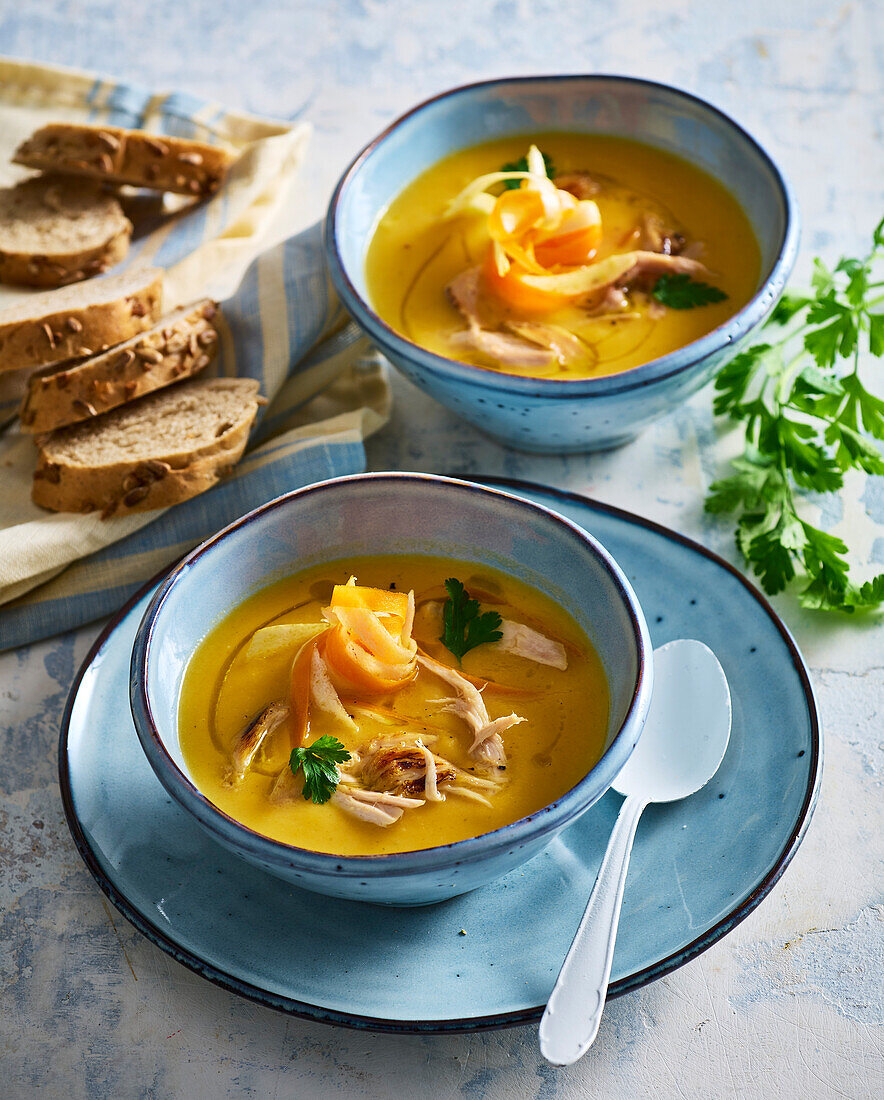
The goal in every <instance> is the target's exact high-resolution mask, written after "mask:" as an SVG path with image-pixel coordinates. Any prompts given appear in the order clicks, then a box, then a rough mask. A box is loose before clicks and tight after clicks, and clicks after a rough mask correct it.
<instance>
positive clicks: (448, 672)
mask: <svg viewBox="0 0 884 1100" xmlns="http://www.w3.org/2000/svg"><path fill="white" fill-rule="evenodd" d="M417 660H418V664H420V665H422V666H423V667H424V668H426V669H427V670H428V671H430V672H433V673H435V674H436V676H438V677H439V678H440V679H441V680H444V681H445V682H446V683H447V684H449V685H450V686H451V687H453V688H454V690H455V691H456V692H457V698H455V699H448V700H439V701H440V702H444V704H445V705H444V707H443V710H446V711H449V712H450V713H451V714H456V715H457V717H458V718H462V719H463V720H464V722H466V724H467V725H468V726H469V727H470V729H471V730H472V731H473V743H472V745H470V756H471V757H472V758H473V759H474V760H477V761H479V762H481V763H483V764H489V765H493V766H495V767H498V768H502V767H505V766H506V750H505V749H504V746H503V739H502V738H501V736H500V734H501V733H502V732H503V731H504V730H506V729H509V728H510V727H511V726H515V725H517V724H518V723H520V722H524V721H525V719H524V718H520V717H519V715H518V714H509V715H506V716H505V717H504V718H497V719H495V720H494V721H493V722H492V720H491V718H490V717H489V715H488V711H487V710H486V709H485V702H484V700H483V699H482V695H481V693H480V692H479V689H478V688H476V687H475V686H474V685H473V684H471V683H470V682H469V680H467V679H465V678H464V677H463V676H461V674H460V673H459V672H457V671H456V670H455V669H453V668H449V667H448V666H447V665H443V664H442V663H441V662H439V661H435V660H433V658H432V657H426V656H424V655H422V654H418V658H417Z"/></svg>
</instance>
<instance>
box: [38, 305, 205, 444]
mask: <svg viewBox="0 0 884 1100" xmlns="http://www.w3.org/2000/svg"><path fill="white" fill-rule="evenodd" d="M216 313H217V306H216V305H215V303H214V302H212V301H210V300H209V299H204V300H202V301H200V302H195V303H194V304H193V305H192V306H188V307H186V312H183V313H181V314H180V315H179V316H178V317H177V318H174V317H167V318H163V319H161V320H160V322H159V324H158V325H156V327H154V328H152V329H151V330H150V331H148V332H145V333H143V334H141V335H139V336H135V337H133V338H132V339H131V340H128V341H126V342H125V344H122V345H120V346H119V347H114V348H111V349H110V351H108V352H105V353H103V354H101V355H97V356H93V357H92V358H90V359H81V360H77V361H75V362H73V363H70V364H65V365H63V366H62V367H61V369H58V368H49V369H47V370H43V371H40V372H38V373H36V374H32V375H31V377H30V378H29V379H28V391H27V393H26V395H25V398H24V401H23V402H22V406H21V410H20V413H19V416H20V419H21V426H22V430H23V431H26V432H33V433H38V432H51V431H54V430H55V429H57V428H63V427H65V426H66V425H68V424H76V423H78V422H80V421H82V420H89V419H91V418H92V417H94V416H99V415H100V414H101V413H105V412H108V411H110V410H111V409H115V408H118V407H119V406H120V405H124V404H126V403H127V402H129V401H134V400H136V399H137V398H139V397H143V396H144V395H145V394H147V393H152V392H153V391H154V390H159V389H162V388H163V387H165V386H170V385H172V384H173V383H175V382H181V381H183V380H184V379H185V378H190V377H192V376H193V375H195V374H198V373H199V372H200V371H202V370H204V369H205V368H206V367H207V366H208V365H209V363H211V362H212V360H213V359H214V358H215V356H216V355H217V352H218V333H217V330H216V329H215V326H214V324H213V323H212V322H213V319H214V317H215V316H216Z"/></svg>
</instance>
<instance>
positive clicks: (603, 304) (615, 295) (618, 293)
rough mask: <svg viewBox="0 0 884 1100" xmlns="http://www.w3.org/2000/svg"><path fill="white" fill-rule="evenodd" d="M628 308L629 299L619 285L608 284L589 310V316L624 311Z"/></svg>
mask: <svg viewBox="0 0 884 1100" xmlns="http://www.w3.org/2000/svg"><path fill="white" fill-rule="evenodd" d="M628 309H629V299H628V298H627V297H626V295H625V294H624V293H623V291H622V290H621V289H620V287H619V286H609V287H606V288H605V293H604V294H603V295H602V297H601V299H600V300H599V301H598V303H597V304H596V305H595V306H594V307H593V309H592V310H591V311H590V316H591V317H596V316H604V315H606V314H608V313H613V314H617V313H624V312H625V311H626V310H628Z"/></svg>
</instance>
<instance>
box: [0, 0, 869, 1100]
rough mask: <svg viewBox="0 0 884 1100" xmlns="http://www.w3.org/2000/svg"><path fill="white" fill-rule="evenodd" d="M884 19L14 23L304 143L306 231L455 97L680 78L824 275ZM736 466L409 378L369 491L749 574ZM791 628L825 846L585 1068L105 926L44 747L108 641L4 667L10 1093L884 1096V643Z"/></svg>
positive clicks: (39, 51) (572, 7)
mask: <svg viewBox="0 0 884 1100" xmlns="http://www.w3.org/2000/svg"><path fill="white" fill-rule="evenodd" d="M882 21H884V13H882V6H881V4H880V3H877V2H876V0H853V2H848V3H845V4H832V3H830V2H829V0H783V2H781V3H779V4H772V3H770V2H769V0H744V2H740V3H736V2H733V3H721V4H714V5H712V4H710V3H709V0H620V2H619V3H616V4H610V3H604V4H603V3H601V2H598V0H595V2H583V0H560V2H554V0H535V2H532V3H528V2H527V0H501V2H499V3H492V2H478V3H477V2H475V0H469V2H467V0H456V2H455V0H450V2H448V3H435V4H431V3H416V2H414V0H387V2H385V3H381V2H379V0H328V2H327V3H324V4H322V5H319V4H314V3H307V2H306V0H298V2H294V3H291V4H280V3H278V2H277V0H252V2H250V3H249V4H248V5H244V4H242V3H239V2H234V0H196V2H189V3H181V2H180V0H155V2H154V3H152V4H149V5H148V4H144V3H138V4H136V3H134V2H132V0H125V2H120V0H116V2H115V0H89V3H81V2H75V0H28V2H27V3H19V4H13V3H11V2H10V0H6V2H4V3H2V4H0V49H2V51H3V52H4V53H8V54H12V55H15V56H19V57H35V58H38V59H40V60H44V61H54V62H57V63H60V64H68V65H74V66H81V67H86V68H92V69H95V70H101V71H105V72H108V73H109V74H110V75H115V76H118V77H120V78H125V79H128V80H134V81H136V82H138V83H141V84H142V85H144V86H150V87H157V88H182V89H186V90H189V91H191V92H193V93H195V94H198V95H200V96H204V97H207V98H212V99H215V100H218V101H220V102H225V103H228V104H230V105H231V106H234V107H241V108H245V109H247V110H252V111H256V112H258V113H265V114H276V115H278V116H283V117H295V116H303V117H308V118H310V119H311V121H312V122H313V123H314V124H315V126H316V135H315V140H314V143H313V145H312V147H311V148H312V152H313V156H312V158H311V159H310V163H309V166H308V171H307V173H306V175H305V178H304V187H305V190H306V192H307V194H308V195H309V198H310V202H311V204H312V212H313V215H314V217H315V218H317V219H318V218H319V217H321V215H322V213H323V210H324V206H325V202H326V201H327V199H328V195H329V193H330V190H331V187H332V185H333V183H334V181H335V180H336V179H337V177H338V176H339V175H340V173H341V171H342V170H343V168H344V167H345V165H346V164H347V163H348V161H349V159H350V157H351V156H352V155H353V152H354V151H355V150H356V149H357V148H359V147H361V146H362V145H363V144H364V143H365V142H366V141H368V140H369V139H370V138H372V137H373V136H374V135H375V134H376V133H377V132H378V131H379V130H380V129H381V128H382V127H383V126H385V125H386V124H387V123H388V122H389V121H390V120H392V119H393V118H394V117H395V116H396V115H398V114H399V113H401V112H402V111H403V110H405V109H407V108H408V107H409V106H411V105H412V104H413V103H415V102H417V101H418V100H420V99H423V98H425V97H426V96H428V95H431V94H433V93H435V92H437V91H441V90H443V89H445V88H447V87H450V86H452V85H455V84H457V83H461V82H465V81H469V80H475V79H483V78H489V77H494V76H506V75H511V74H513V73H533V72H543V71H560V72H577V71H582V70H595V71H608V72H626V73H632V74H635V75H638V76H646V77H650V78H651V79H657V80H663V81H670V82H673V83H675V84H679V85H681V86H684V87H686V88H688V89H690V90H692V91H695V92H697V93H698V94H700V95H702V96H705V97H707V98H709V99H711V100H712V101H713V102H715V103H717V104H719V105H720V106H721V107H722V108H723V109H724V110H726V111H728V112H729V113H731V114H733V115H734V116H735V117H737V118H738V119H740V120H741V121H742V122H744V123H745V124H746V126H747V127H748V128H749V129H750V130H751V131H752V132H753V133H755V134H757V135H758V136H759V137H760V138H761V139H762V140H764V141H765V143H766V144H768V145H769V147H770V148H771V150H772V151H773V152H774V154H775V155H776V157H777V159H778V160H779V161H780V163H781V164H782V166H783V168H784V170H785V171H786V173H787V174H788V176H789V177H790V179H792V180H793V181H794V184H795V187H796V190H797V193H798V200H799V204H800V207H801V210H802V213H803V222H804V227H805V230H804V242H803V245H804V247H803V252H802V257H801V260H800V264H799V270H800V273H801V274H804V275H806V274H807V273H808V272H809V268H810V260H811V257H812V255H813V254H814V252H817V251H821V250H822V251H823V253H824V255H825V256H826V258H827V259H829V260H834V259H836V258H837V257H838V255H840V254H841V253H842V252H848V253H853V252H856V251H859V250H862V249H864V248H865V246H866V241H867V239H868V236H869V232H870V230H871V227H872V226H873V225H874V224H875V223H876V222H877V221H878V219H879V217H880V215H881V213H882V211H881V209H880V207H881V183H880V181H881V179H882V178H884V146H882V134H881V111H880V107H881V102H882V98H884V86H882V85H884V81H882V59H884V27H882ZM734 447H735V440H734V437H733V434H732V433H728V432H726V431H725V430H724V429H723V428H721V427H720V426H718V425H716V424H715V423H714V422H713V419H712V415H711V400H710V396H709V393H708V391H707V392H704V393H701V394H699V395H698V396H697V397H696V398H695V399H694V400H693V401H692V402H691V403H690V404H689V405H687V406H685V407H684V408H683V409H681V410H679V411H678V412H677V413H675V414H674V415H672V416H671V417H668V418H666V419H665V420H662V421H660V422H658V424H657V425H655V426H654V427H652V428H651V429H649V431H648V433H646V436H645V437H644V438H643V439H642V440H640V441H638V442H637V443H636V444H633V445H631V446H630V447H628V448H624V449H623V450H622V451H620V452H615V453H613V454H609V455H597V456H592V457H590V458H585V457H580V458H566V459H561V458H556V457H548V458H529V457H526V456H525V455H520V454H518V453H516V452H513V451H507V450H505V449H503V448H500V447H497V446H496V445H493V444H491V443H489V442H487V441H486V440H485V439H484V438H482V437H481V436H480V435H479V434H478V433H477V432H476V431H474V430H473V429H471V428H469V427H465V426H464V425H463V424H462V423H461V422H459V421H458V420H457V419H456V418H455V417H454V416H453V414H451V413H449V412H447V411H446V410H444V409H443V408H441V406H438V405H435V404H434V403H433V402H432V401H431V400H430V399H428V398H426V397H424V396H423V395H421V394H420V393H418V392H417V391H416V390H415V389H414V388H413V387H412V386H411V385H410V384H408V383H407V382H404V381H400V380H398V379H397V380H396V407H395V409H394V414H393V419H392V421H391V423H390V425H389V426H388V427H387V428H386V429H385V430H384V432H383V433H381V434H380V435H379V436H378V437H376V438H375V439H372V440H370V441H369V443H368V452H369V460H370V463H371V466H372V468H374V469H387V468H400V469H415V468H416V469H426V470H443V471H448V472H455V473H462V474H467V475H469V474H471V473H488V474H505V475H508V476H512V477H519V476H522V477H530V478H532V479H534V480H539V481H548V482H551V483H553V484H557V485H562V486H567V487H569V488H574V489H578V490H581V491H584V492H589V493H591V494H593V495H596V496H598V497H600V498H602V499H605V500H609V501H611V502H612V503H615V504H621V505H624V506H626V507H629V508H632V509H634V510H636V511H639V512H641V513H643V514H645V515H648V516H650V517H651V518H654V519H657V520H659V521H661V522H664V523H667V524H670V525H672V526H673V527H675V528H676V529H678V530H681V531H684V532H685V533H687V534H690V535H693V536H694V537H697V538H699V539H700V540H701V541H702V542H704V543H706V544H707V545H709V546H711V547H712V548H714V549H718V550H720V551H721V552H723V553H724V554H725V555H726V556H728V557H729V558H731V559H732V560H735V555H734V550H733V541H732V534H731V530H730V528H729V526H728V525H727V524H726V523H724V522H721V521H718V520H716V519H713V518H711V517H709V516H706V515H704V514H703V512H702V508H701V501H702V497H703V494H704V491H705V489H706V487H707V486H708V484H709V482H710V481H711V480H712V479H713V478H714V477H716V476H718V475H719V474H720V472H721V470H722V468H723V460H724V457H725V455H726V454H727V453H729V452H731V451H733V449H734ZM882 499H884V498H882V492H881V487H880V482H877V483H872V482H870V483H869V485H868V487H867V488H866V487H864V485H863V484H862V482H860V483H858V484H857V483H854V484H853V485H852V486H851V487H850V490H849V492H848V493H847V494H845V501H844V513H845V515H846V517H847V518H846V520H845V521H844V522H847V523H849V524H850V525H851V527H852V529H853V530H856V531H857V532H859V533H860V535H861V537H860V538H859V541H858V543H857V545H858V547H859V550H858V552H859V555H860V558H861V560H862V561H865V560H867V559H868V558H873V557H874V556H876V555H877V554H880V550H875V538H876V537H878V538H880V537H881V534H882V532H881V530H880V527H878V528H876V527H875V525H876V524H880V523H881V521H882V512H884V508H882ZM835 519H836V517H835V516H834V515H833V517H832V522H834V521H835ZM777 606H778V608H779V609H780V610H781V611H782V613H783V614H784V615H785V616H786V618H787V621H788V623H789V625H790V626H791V627H792V629H793V630H794V631H795V632H796V634H797V636H798V638H799V641H800V643H801V645H802V648H803V649H804V652H805V654H806V655H807V656H808V657H809V659H810V663H811V665H812V668H813V670H814V675H815V680H816V683H817V687H818V689H819V697H820V702H821V705H822V709H823V715H824V724H825V727H826V731H827V736H828V741H827V772H826V776H825V777H824V782H823V791H822V797H821V801H820V805H819V808H818V810H817V813H816V816H815V818H814V823H813V826H812V828H811V830H810V833H809V835H808V837H807V839H806V841H805V843H804V845H803V846H802V848H801V850H800V851H799V853H798V855H797V857H796V859H795V861H794V863H793V864H792V866H791V867H790V869H789V871H788V873H787V875H786V876H785V878H784V879H783V881H782V882H781V883H780V884H779V885H778V886H777V887H776V889H775V890H774V892H773V894H772V895H771V896H770V897H769V898H768V899H767V901H766V902H765V903H764V904H763V905H762V906H761V908H760V909H759V910H758V911H757V912H756V913H754V914H753V915H752V916H751V917H750V918H749V919H748V920H747V921H745V922H744V924H742V925H741V926H740V927H739V928H738V929H736V930H735V931H734V932H733V933H732V934H731V935H730V936H728V937H727V938H726V939H725V940H723V941H722V942H721V943H720V944H718V945H717V946H716V947H714V948H712V949H711V950H710V951H709V952H707V953H706V954H705V955H703V956H701V957H700V958H699V959H697V960H696V961H695V962H693V963H691V964H690V965H688V966H686V967H684V968H683V969H682V970H680V971H678V972H677V973H676V974H673V975H672V976H670V977H669V978H666V979H663V980H661V981H659V982H656V983H654V984H653V985H651V986H649V987H648V988H646V989H645V990H642V991H640V992H638V993H634V994H629V995H627V996H625V997H622V998H620V999H619V1000H617V1001H615V1002H614V1003H613V1004H611V1005H610V1006H609V1007H608V1009H607V1010H606V1013H605V1016H604V1018H603V1020H602V1027H601V1032H600V1035H599V1039H598V1041H597V1043H596V1045H595V1046H594V1047H593V1049H592V1051H591V1052H590V1054H589V1055H588V1056H587V1058H586V1059H585V1060H584V1061H583V1062H582V1063H581V1064H579V1065H577V1066H574V1067H572V1068H570V1069H567V1070H555V1069H553V1068H552V1067H551V1066H548V1065H546V1064H545V1063H544V1062H543V1061H542V1059H541V1058H540V1055H539V1053H538V1050H537V1043H536V1034H535V1031H534V1029H532V1028H521V1029H517V1030H515V1031H507V1032H500V1033H491V1034H482V1035H476V1036H472V1037H469V1036H456V1037H448V1038H421V1037H414V1038H410V1037H401V1036H371V1035H362V1034H356V1033H352V1032H348V1031H345V1030H342V1029H331V1028H328V1027H326V1026H323V1025H320V1024H310V1023H304V1022H301V1021H297V1020H293V1019H289V1018H286V1017H283V1016H281V1015H279V1014H276V1013H273V1012H272V1011H270V1010H266V1009H261V1008H258V1007H256V1006H255V1005H254V1004H251V1003H249V1002H246V1001H244V1000H241V999H240V998H238V997H236V996H233V995H232V994H229V993H227V992H225V991H223V990H220V989H218V988H216V987H214V986H212V985H210V984H208V983H207V982H205V981H204V980H203V979H201V978H198V977H197V976H196V975H193V974H191V973H190V972H189V971H187V970H185V969H184V968H183V967H181V966H180V965H178V964H177V963H175V962H174V961H173V960H171V959H169V958H168V957H167V956H166V955H165V954H163V952H161V951H160V950H159V949H157V948H156V947H154V946H153V945H152V944H151V943H149V942H148V941H147V940H146V939H145V938H144V937H143V936H142V935H141V934H140V933H138V932H137V931H135V930H134V929H133V928H131V927H130V926H129V925H128V924H127V922H126V921H125V920H123V919H122V918H121V917H120V916H119V915H118V914H117V913H116V911H115V910H113V908H112V907H111V906H110V905H109V904H107V903H105V902H104V901H103V899H102V897H101V894H100V893H99V891H98V890H97V888H96V887H95V885H94V883H93V881H92V879H91V877H90V876H89V874H88V872H87V871H86V869H85V867H84V866H83V865H82V862H81V861H80V858H79V856H78V855H77V853H76V851H75V849H74V847H73V844H72V842H71V840H70V836H69V834H68V831H67V827H66V825H65V823H64V820H63V816H62V813H61V805H60V799H59V794H58V786H57V781H56V773H55V752H56V739H57V733H58V723H59V718H60V715H61V709H62V707H63V705H64V700H65V697H66V694H67V690H68V687H69V685H70V683H71V680H72V678H73V675H74V673H75V671H76V668H77V666H78V665H79V663H80V661H81V660H82V659H83V657H84V656H85V654H86V651H87V649H88V648H89V645H90V644H91V641H92V639H93V638H94V636H95V632H96V629H95V628H90V629H87V630H83V631H80V632H78V633H77V634H72V635H65V636H63V637H60V638H55V639H53V640H52V641H50V642H47V643H44V644H40V645H35V646H32V647H30V648H29V649H26V650H22V651H20V652H18V653H10V654H5V655H2V656H0V739H2V740H0V747H2V759H3V767H2V769H0V876H2V877H0V891H2V913H0V988H2V997H3V1006H4V1011H3V1013H2V1015H0V1063H2V1078H0V1094H4V1093H5V1094H6V1095H9V1096H10V1097H15V1098H16V1100H18V1098H19V1097H21V1098H30V1097H36V1096H43V1097H47V1096H51V1097H53V1098H54V1097H59V1096H60V1097H64V1098H65V1100H68V1098H70V1100H74V1098H77V1100H78V1098H80V1097H89V1098H90V1100H106V1098H107V1100H110V1098H114V1100H116V1098H119V1097H125V1098H128V1097H152V1098H153V1097H157V1098H160V1097H162V1098H166V1097H186V1098H188V1100H190V1098H195V1100H202V1098H207V1100H215V1098H217V1097H222V1096H243V1095H245V1096H255V1097H274V1096H275V1097H278V1098H282V1097H288V1096H296V1097H298V1098H299V1100H304V1098H306V1100H313V1098H317V1100H320V1098H321V1100H326V1098H327V1097H329V1096H353V1097H371V1098H384V1100H386V1098H387V1097H394V1096H395V1097H399V1098H402V1097H408V1098H410V1097H412V1096H415V1095H424V1094H426V1093H428V1092H429V1093H431V1094H432V1095H433V1096H434V1097H440V1098H445V1100H448V1098H451V1097H467V1098H469V1100H479V1098H482V1100H484V1098H488V1100H510V1098H519V1100H521V1098H522V1097H539V1098H542V1100H552V1098H554V1097H557V1098H562V1100H589V1098H595V1097H598V1096H604V1097H610V1098H611V1100H634V1098H637V1097H648V1096H663V1097H679V1096H681V1097H690V1100H722V1098H723V1097H728V1098H729V1097H737V1096H738V1097H740V1098H741V1100H742V1098H743V1097H746V1098H751V1100H756V1098H757V1100H767V1098H769V1097H770V1096H782V1097H784V1098H785V1097H790V1098H791V1097H794V1096H801V1097H805V1098H806V1097H811V1098H814V1100H816V1098H819V1100H829V1098H830V1097H833V1096H839V1095H840V1096H843V1097H847V1098H850V1100H865V1098H867V1097H868V1098H872V1097H875V1098H877V1097H879V1096H880V1095H881V1094H882V1093H884V1068H882V1058H881V1032H880V1031H876V1030H875V1025H874V1023H873V1021H872V1016H873V1015H877V1014H878V1013H879V1011H880V989H881V984H882V983H881V977H880V975H881V958H882V946H881V939H882V936H881V929H882V927H884V921H882V919H881V918H882V910H881V907H880V902H881V881H882V866H881V858H880V837H881V835H882V811H881V805H882V800H881V775H882V764H884V750H882V745H881V697H882V692H884V688H882V671H884V653H882V649H884V644H882V641H881V632H880V625H879V624H878V625H876V624H874V623H873V622H865V623H857V622H851V623H846V622H840V621H836V622H831V621H829V620H827V619H823V620H819V619H814V617H813V616H811V615H809V614H807V613H804V612H801V611H800V610H799V609H798V608H797V606H796V605H795V603H794V601H792V600H791V599H788V598H783V599H780V600H778V601H777ZM183 855H185V856H186V853H183ZM303 949H304V945H303V944H301V943H297V942H295V943H293V944H292V951H293V952H296V951H299V950H303ZM870 975H871V977H872V980H871V981H870V979H869V976H870ZM428 980H430V981H432V976H430V978H429V979H428Z"/></svg>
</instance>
